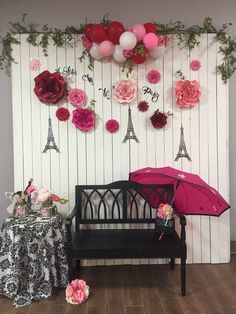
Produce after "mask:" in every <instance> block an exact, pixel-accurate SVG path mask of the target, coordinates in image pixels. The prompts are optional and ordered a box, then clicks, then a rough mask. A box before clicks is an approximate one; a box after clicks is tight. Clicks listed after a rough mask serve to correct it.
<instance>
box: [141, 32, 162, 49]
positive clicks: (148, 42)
mask: <svg viewBox="0 0 236 314" xmlns="http://www.w3.org/2000/svg"><path fill="white" fill-rule="evenodd" d="M143 43H144V46H145V47H146V48H147V49H153V48H155V47H156V46H157V44H158V37H157V35H156V34H154V33H148V34H146V35H145V36H144V37H143Z"/></svg>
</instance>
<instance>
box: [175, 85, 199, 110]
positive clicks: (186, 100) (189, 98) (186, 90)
mask: <svg viewBox="0 0 236 314" xmlns="http://www.w3.org/2000/svg"><path fill="white" fill-rule="evenodd" d="M175 96H176V105H177V106H178V107H180V108H181V107H184V108H189V107H194V106H196V105H197V104H198V103H199V101H200V99H199V98H200V96H201V91H200V84H199V83H198V82H197V81H188V80H186V81H178V82H176V83H175Z"/></svg>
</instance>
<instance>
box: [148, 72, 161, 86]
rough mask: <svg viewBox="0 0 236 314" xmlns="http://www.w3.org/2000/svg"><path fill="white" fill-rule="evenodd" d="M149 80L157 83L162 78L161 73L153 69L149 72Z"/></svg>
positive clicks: (151, 82)
mask: <svg viewBox="0 0 236 314" xmlns="http://www.w3.org/2000/svg"><path fill="white" fill-rule="evenodd" d="M147 80H148V82H149V83H150V84H156V83H158V82H160V80H161V74H160V72H159V71H157V70H151V71H149V72H148V73H147Z"/></svg>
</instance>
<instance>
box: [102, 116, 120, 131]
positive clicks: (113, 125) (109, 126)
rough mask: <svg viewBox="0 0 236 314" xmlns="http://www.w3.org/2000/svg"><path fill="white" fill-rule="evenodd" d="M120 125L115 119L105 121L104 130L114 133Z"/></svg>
mask: <svg viewBox="0 0 236 314" xmlns="http://www.w3.org/2000/svg"><path fill="white" fill-rule="evenodd" d="M119 127H120V124H119V122H118V121H117V120H115V119H110V120H107V122H106V124H105V128H106V130H107V131H108V132H109V133H115V132H117V131H118V130H119Z"/></svg>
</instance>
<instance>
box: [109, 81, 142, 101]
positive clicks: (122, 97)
mask: <svg viewBox="0 0 236 314" xmlns="http://www.w3.org/2000/svg"><path fill="white" fill-rule="evenodd" d="M136 96H137V87H136V85H135V84H134V83H133V81H131V80H121V81H120V82H118V83H116V85H115V88H114V98H115V99H116V100H117V102H119V103H120V104H130V103H131V102H132V101H133V100H134V99H135V97H136Z"/></svg>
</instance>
